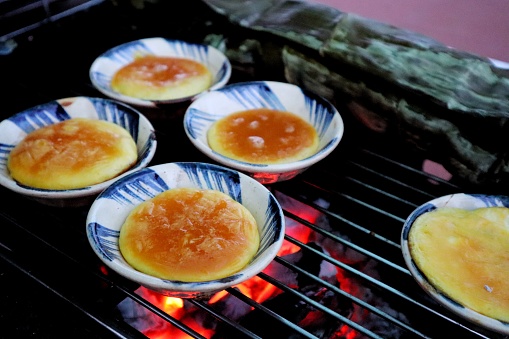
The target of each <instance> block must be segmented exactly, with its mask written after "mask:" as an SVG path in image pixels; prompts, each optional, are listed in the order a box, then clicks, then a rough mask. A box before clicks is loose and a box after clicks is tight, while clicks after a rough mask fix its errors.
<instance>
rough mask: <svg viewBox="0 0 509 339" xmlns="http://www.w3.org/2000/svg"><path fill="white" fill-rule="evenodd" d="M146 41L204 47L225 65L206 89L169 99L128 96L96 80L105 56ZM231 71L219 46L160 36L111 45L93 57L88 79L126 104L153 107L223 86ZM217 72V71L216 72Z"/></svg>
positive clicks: (113, 97) (108, 94) (97, 87)
mask: <svg viewBox="0 0 509 339" xmlns="http://www.w3.org/2000/svg"><path fill="white" fill-rule="evenodd" d="M146 42H155V43H165V44H170V45H171V44H177V43H178V44H183V45H186V46H194V47H200V48H205V49H206V50H207V53H208V52H210V53H212V54H214V55H215V56H216V57H220V58H221V59H222V61H223V66H224V67H225V69H224V73H223V74H222V75H221V76H220V77H219V78H216V77H214V82H213V83H212V85H211V86H210V87H209V88H208V89H207V90H205V91H203V92H200V93H198V94H194V95H190V96H186V97H181V98H176V99H169V100H149V99H141V98H136V97H130V96H127V95H124V94H122V93H119V92H117V91H114V90H113V89H112V88H111V87H110V86H109V83H108V85H103V83H102V82H101V81H99V80H98V76H97V75H96V74H95V73H96V72H98V71H99V70H100V69H101V60H103V59H105V58H107V56H108V55H110V54H113V53H116V52H118V51H122V50H123V49H126V48H127V47H129V46H132V45H134V44H136V43H146ZM185 51H187V50H184V51H183V52H185ZM165 55H168V56H173V54H165ZM188 57H189V58H191V59H197V57H196V58H194V56H193V55H189V56H188ZM126 64H127V62H126V63H123V65H126ZM231 73H232V66H231V63H230V60H229V59H228V57H227V56H226V54H225V53H223V52H222V51H221V50H220V49H219V48H216V47H214V46H212V45H210V44H206V43H200V42H190V41H185V40H180V39H170V38H164V37H161V36H155V37H149V38H141V39H136V40H131V41H126V42H124V43H121V44H119V45H116V46H114V47H111V48H109V49H108V50H106V51H104V52H103V53H101V54H100V55H98V56H97V57H96V58H95V59H94V61H93V62H92V64H91V65H90V68H89V71H88V74H89V78H90V81H91V82H92V85H93V86H94V87H95V88H96V89H97V90H98V91H100V92H101V93H102V94H104V95H106V96H108V97H110V98H112V99H115V100H119V101H122V102H125V103H128V104H132V105H136V106H142V107H152V108H155V107H158V106H161V105H169V104H175V103H181V102H186V101H192V100H194V99H195V98H196V97H198V96H199V95H201V94H203V93H204V92H208V91H211V90H215V89H219V88H221V87H223V86H224V85H226V84H227V83H228V81H229V80H230V77H231ZM112 74H113V72H112ZM218 74H219V72H218ZM216 76H217V74H216Z"/></svg>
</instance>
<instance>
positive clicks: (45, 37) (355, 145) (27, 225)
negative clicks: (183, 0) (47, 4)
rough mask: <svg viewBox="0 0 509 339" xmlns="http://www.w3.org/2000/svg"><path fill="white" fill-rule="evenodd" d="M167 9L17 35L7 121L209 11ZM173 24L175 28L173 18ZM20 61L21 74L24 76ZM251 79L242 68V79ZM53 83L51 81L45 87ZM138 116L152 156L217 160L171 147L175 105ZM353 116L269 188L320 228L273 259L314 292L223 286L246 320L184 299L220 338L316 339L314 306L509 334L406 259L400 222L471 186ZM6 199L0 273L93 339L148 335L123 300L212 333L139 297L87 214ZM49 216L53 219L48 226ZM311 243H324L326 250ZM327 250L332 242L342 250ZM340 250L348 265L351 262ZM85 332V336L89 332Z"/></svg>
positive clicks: (415, 330) (371, 329)
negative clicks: (423, 283)
mask: <svg viewBox="0 0 509 339" xmlns="http://www.w3.org/2000/svg"><path fill="white" fill-rule="evenodd" d="M193 4H194V3H192V2H190V3H189V4H188V6H189V7H190V8H189V10H194V8H193V6H194V5H193ZM160 6H164V4H161V5H160ZM161 12H163V11H161V10H160V9H159V8H158V7H156V6H154V7H153V9H152V10H150V9H147V10H146V11H145V12H143V11H142V12H137V11H131V10H126V9H125V8H118V7H114V6H111V5H110V4H109V3H108V2H106V3H102V4H101V5H98V6H95V7H94V8H91V9H90V10H89V11H86V13H78V12H77V13H75V16H69V17H68V18H66V20H63V21H62V22H61V25H60V27H52V28H51V29H50V30H49V31H48V32H43V31H42V30H40V29H39V30H34V31H33V32H31V33H33V34H35V36H36V38H35V39H34V41H35V42H28V40H27V41H24V42H23V39H21V38H20V40H19V41H20V42H22V43H20V47H19V49H20V50H19V51H17V50H15V51H14V52H13V54H12V55H10V56H4V57H3V58H5V60H2V61H5V62H4V63H0V67H1V69H0V71H1V72H2V75H3V76H4V78H3V80H4V81H5V82H6V83H9V84H10V86H9V88H8V89H6V90H5V91H6V92H5V96H4V97H5V98H6V100H4V107H3V111H2V112H0V117H1V118H2V119H4V118H6V117H8V116H10V115H12V114H14V113H16V112H18V111H21V110H23V109H25V108H29V107H31V106H35V105H37V104H41V103H44V102H47V101H50V100H54V99H58V98H63V97H66V96H73V95H87V96H100V95H99V93H97V91H96V90H95V89H94V88H93V87H92V86H91V84H90V82H89V80H88V77H87V76H88V74H87V71H88V67H89V65H90V63H91V62H92V61H93V59H94V58H95V57H96V56H97V55H99V54H100V53H102V52H104V51H105V50H106V49H108V48H110V47H112V46H115V45H118V44H120V43H121V42H124V41H126V40H133V39H136V38H139V37H147V36H156V35H169V36H172V37H175V38H190V37H192V35H191V34H189V31H188V30H189V29H191V28H192V27H194V26H193V25H196V24H198V25H201V24H203V22H206V20H205V19H203V18H201V19H200V20H198V19H196V22H193V23H192V24H190V23H189V22H188V21H186V22H185V23H182V22H181V21H178V19H179V18H178V17H174V19H175V21H172V20H168V18H167V16H168V14H166V16H164V15H163V14H164V13H163V14H161ZM193 12H196V13H201V12H200V11H193ZM119 13H120V14H119ZM197 15H198V14H197ZM112 18H115V20H113V19H112ZM157 19H159V21H160V22H159V21H158V20H157ZM91 22H93V23H94V25H91V24H90V23H91ZM168 22H172V23H173V24H174V25H175V26H169V25H168ZM158 23H159V24H158ZM133 27H134V28H133ZM87 29H88V30H89V31H87V32H84V31H86V30H87ZM207 29H208V28H207ZM38 34H40V35H38ZM64 42H65V43H66V44H64ZM76 51H77V52H76ZM34 55H40V58H41V59H42V61H41V62H40V63H38V64H37V63H36V64H34V61H33V56H34ZM66 58H69V59H71V60H73V61H74V64H75V66H74V67H72V69H70V70H64V71H60V70H59V67H61V65H62V64H64V62H63V61H68V60H67V59H66ZM36 66H38V67H36ZM20 69H23V70H24V71H25V72H19V71H17V70H20ZM237 71H239V70H237ZM250 77H251V75H245V74H234V81H235V79H246V78H250ZM48 79H51V83H53V84H54V85H53V86H47V83H48V82H49V80H48ZM143 113H146V115H147V116H148V117H151V118H152V119H153V123H154V126H155V127H156V129H157V137H158V143H159V146H158V148H159V149H160V150H161V152H160V153H159V154H158V155H157V156H156V158H155V162H154V164H156V163H158V162H163V161H164V162H172V161H209V159H206V158H204V157H203V155H201V154H200V153H199V152H198V151H197V150H195V149H193V148H192V147H189V148H188V149H187V150H186V152H185V154H184V155H178V154H171V152H166V150H171V149H172V146H173V145H174V144H175V142H176V141H177V142H179V144H182V143H183V140H186V139H185V135H184V133H183V131H182V130H181V123H182V121H181V120H179V116H180V115H179V114H181V112H178V111H172V109H171V108H168V110H165V111H164V112H163V113H164V114H161V112H153V111H143ZM180 117H181V116H180ZM345 118H346V116H345ZM347 123H348V124H347V126H346V134H345V137H344V142H343V141H342V144H341V145H340V147H339V148H338V149H337V150H336V151H335V152H334V153H333V154H331V155H330V156H329V157H328V158H326V159H324V160H323V161H322V162H320V163H319V164H317V165H315V166H313V167H312V168H310V169H308V170H307V171H306V172H304V173H303V174H301V175H300V176H299V177H297V178H295V179H292V180H291V182H282V183H278V184H274V185H271V186H270V187H269V188H270V190H271V191H272V192H273V193H274V194H275V195H276V197H277V198H278V199H281V201H285V202H286V201H289V205H285V204H283V207H284V213H285V217H286V219H287V222H288V223H291V224H294V225H298V226H299V227H303V228H304V229H306V230H308V231H309V232H310V234H311V235H312V236H313V241H311V242H308V243H306V242H304V241H301V240H299V239H298V238H297V237H295V236H293V235H292V234H290V233H289V234H287V235H286V237H285V241H286V242H287V243H289V244H293V245H294V246H295V247H296V248H297V249H299V252H298V254H299V255H302V257H305V258H306V260H308V261H311V262H312V263H313V265H314V266H307V265H304V264H302V263H300V262H299V261H294V260H293V259H294V257H291V255H289V256H278V257H276V259H275V260H274V263H273V265H274V266H276V265H277V266H279V267H282V268H284V269H285V270H286V271H285V272H287V274H290V275H295V276H297V277H298V279H299V280H300V279H303V280H305V281H306V282H307V283H308V286H300V285H299V286H298V287H295V286H293V285H292V284H290V283H287V282H286V280H284V279H282V278H281V277H280V276H277V274H275V273H274V274H273V273H272V271H270V270H268V271H267V272H264V273H261V274H259V275H258V276H257V278H259V279H261V280H263V281H264V282H265V283H266V284H268V285H270V286H271V287H274V288H275V289H277V291H278V292H279V293H280V294H278V295H277V296H276V297H274V298H273V299H269V300H266V301H264V302H257V301H255V300H253V299H251V297H250V296H248V295H246V294H244V293H243V292H242V291H241V290H239V289H237V288H229V289H227V290H226V292H227V293H226V298H232V300H235V302H238V303H240V304H242V305H243V306H245V307H249V308H252V311H250V312H249V313H248V315H247V316H245V317H243V318H240V319H237V318H235V317H234V316H232V315H231V314H230V313H228V312H227V310H226V311H225V309H223V308H221V305H219V304H220V303H216V304H213V303H208V301H207V300H187V301H186V303H187V304H189V305H191V306H192V307H193V308H194V309H195V310H196V316H195V317H196V318H200V317H207V319H214V321H215V322H216V325H215V326H216V329H217V330H218V331H219V332H218V333H217V337H215V338H214V339H216V338H230V337H234V338H239V337H241V338H244V337H245V338H264V337H266V335H265V334H266V333H270V331H274V329H273V328H272V327H277V328H278V329H282V330H283V331H284V333H285V334H286V335H287V336H286V337H288V338H290V337H291V338H322V335H325V334H324V333H322V332H320V333H319V331H317V329H315V328H313V326H307V327H306V326H305V324H303V323H302V322H301V320H302V319H300V317H299V316H300V313H299V314H297V313H298V311H302V312H317V314H319V315H320V317H321V318H323V319H326V321H327V324H333V325H334V326H337V327H340V326H341V327H342V328H348V329H349V330H351V331H355V334H356V335H357V336H358V337H359V338H365V337H366V338H389V337H391V338H392V337H397V338H434V337H440V336H441V337H443V336H447V337H462V338H500V339H502V338H503V336H501V335H498V334H496V333H492V332H490V331H487V330H485V329H482V328H478V327H477V326H475V324H472V323H469V322H468V321H466V320H464V319H460V318H459V317H457V316H456V315H454V314H452V313H450V312H448V311H447V310H444V309H443V308H442V307H440V306H439V305H437V304H436V303H435V302H434V301H433V300H431V299H430V298H429V297H428V296H427V295H426V294H425V292H424V291H422V290H421V289H420V288H419V287H418V285H417V284H416V283H415V281H413V278H412V277H411V276H410V273H409V271H408V270H407V269H406V267H405V264H404V261H403V259H402V256H401V248H400V243H399V237H400V231H401V226H402V223H403V222H404V220H405V218H406V216H407V215H408V214H409V213H410V212H411V211H412V210H413V209H414V208H415V207H417V206H419V205H420V204H421V203H423V202H425V201H428V200H429V199H431V198H434V197H437V196H440V195H445V194H450V193H454V192H459V191H461V190H462V189H466V187H465V186H464V185H462V184H459V183H456V182H454V180H452V181H446V180H443V179H441V178H438V177H436V176H433V175H431V174H429V173H425V172H424V171H423V170H422V162H423V160H425V159H426V156H425V155H424V154H419V153H417V152H415V151H410V150H408V149H405V147H404V146H403V145H401V144H399V143H397V142H395V141H394V140H390V139H387V138H385V137H381V136H377V135H372V134H370V133H367V132H366V131H360V130H359V131H357V130H356V128H358V126H356V125H355V124H354V123H353V122H352V121H349V120H347ZM0 195H1V196H2V197H4V199H3V202H2V204H0V224H1V225H2V228H3V230H2V233H1V234H0V269H2V270H7V269H8V270H9V271H10V270H13V271H19V272H21V273H22V276H23V279H24V280H26V281H27V284H30V286H38V287H39V288H41V289H42V290H44V291H46V292H47V293H48V294H50V295H51V297H52V301H53V300H54V301H55V302H56V301H60V302H61V303H62V305H63V306H62V307H66V309H67V308H68V309H73V310H75V311H76V310H77V313H78V314H79V315H82V317H79V319H78V318H77V316H76V315H75V314H76V313H73V315H72V316H73V317H76V318H72V319H70V320H68V321H67V322H73V324H75V325H76V326H78V327H82V328H86V329H88V328H94V330H95V335H94V336H95V337H96V338H99V339H103V338H111V337H115V338H117V337H121V338H146V335H144V334H143V333H142V332H141V331H140V330H138V329H136V328H134V327H133V326H132V325H131V324H130V323H129V322H128V320H127V319H125V318H124V316H123V315H122V314H120V313H119V305H120V304H121V303H122V302H124V301H126V300H128V301H130V302H132V303H133V305H136V306H139V307H140V308H141V309H143V310H145V311H146V312H148V314H150V315H151V316H154V317H156V318H157V319H158V320H160V321H162V322H164V323H165V324H168V325H169V326H172V327H174V328H175V329H177V330H180V331H181V332H182V333H185V334H187V335H189V336H191V337H194V338H204V336H203V335H202V334H200V333H199V332H198V331H197V330H195V329H193V328H192V327H191V326H189V325H187V324H186V323H184V322H183V321H182V320H181V319H178V318H176V317H174V316H172V315H170V314H168V313H166V312H165V310H164V307H163V306H162V305H159V304H157V303H155V302H152V301H151V300H149V299H148V298H146V297H145V296H143V295H142V294H141V293H140V292H139V286H138V285H136V284H133V283H132V282H130V281H128V280H126V279H124V278H123V277H120V276H118V275H116V274H115V273H114V272H111V271H109V270H108V269H107V268H106V267H104V266H103V265H101V264H100V263H99V261H98V259H97V258H96V257H95V255H94V254H93V253H92V251H91V249H90V248H89V245H88V242H87V240H86V235H85V217H86V213H87V209H86V208H83V209H76V210H59V209H55V208H48V207H44V206H41V205H39V204H37V203H35V202H33V201H29V200H26V199H24V198H22V197H20V196H17V195H15V194H13V193H11V192H10V191H8V190H7V189H5V188H3V187H0ZM290 202H294V203H296V204H297V205H296V206H297V207H293V206H291V205H290ZM304 209H305V210H306V211H312V212H313V213H316V215H317V218H316V219H313V220H308V219H306V217H305V216H304V215H302V214H301V213H300V212H301V210H304ZM26 211H30V213H27V212H26ZM42 223H44V224H47V225H51V226H50V227H41V224H42ZM317 239H319V240H320V241H321V242H322V243H327V244H328V246H329V247H327V249H324V247H323V246H322V247H320V245H319V244H317V242H318V241H317ZM330 249H334V250H336V249H337V250H338V253H333V252H332V251H330ZM34 251H36V252H37V253H38V256H37V258H34V257H33V256H32V255H31V253H33V252H34ZM340 252H341V253H340ZM344 253H347V254H348V255H351V257H352V258H353V259H351V258H350V257H347V256H345V257H343V254H344ZM354 259H355V260H354ZM48 263H51V264H48ZM322 264H323V265H329V266H328V267H333V268H334V271H335V272H336V274H337V273H338V272H340V273H341V275H344V276H345V279H346V280H345V281H347V282H348V283H350V284H351V285H352V286H353V287H355V288H357V289H358V291H357V293H358V294H356V293H354V292H355V290H353V289H351V290H350V289H348V288H347V287H348V286H347V287H345V286H344V285H347V283H345V282H337V281H332V280H331V279H330V277H329V276H321V275H320V274H319V273H318V271H319V270H320V267H321V265H322ZM373 267H374V269H372V270H366V268H370V269H371V268H373ZM313 289H316V291H315V290H313ZM14 292H16V293H20V292H18V291H14ZM22 292H23V291H21V293H22ZM311 292H313V293H311ZM321 293H323V294H326V295H327V296H329V295H330V296H331V298H334V301H335V302H336V303H337V304H340V305H341V306H343V304H344V305H346V306H345V307H346V309H343V308H342V307H338V306H337V305H336V304H333V305H329V304H326V303H325V302H322V300H321V299H319V298H318V297H316V295H322V294H321ZM279 296H281V297H283V298H284V299H282V300H283V301H282V302H280V301H279V300H281V299H277V298H278V297H279ZM281 304H283V305H281ZM352 310H359V311H360V312H361V313H362V314H364V315H365V317H366V318H367V319H368V320H370V321H377V322H380V324H382V325H380V326H381V327H383V330H384V331H385V332H384V331H382V330H381V328H380V327H377V326H376V325H373V326H368V323H367V322H366V319H357V318H354V317H352V316H351V314H352V312H353V311H352ZM62 313H65V312H62ZM253 319H254V320H253ZM377 324H378V323H377ZM308 325H309V324H308ZM311 325H312V324H311ZM333 330H334V329H333ZM88 337H89V335H88V333H86V332H85V334H84V336H83V338H88ZM283 337H285V336H283ZM78 338H79V337H78Z"/></svg>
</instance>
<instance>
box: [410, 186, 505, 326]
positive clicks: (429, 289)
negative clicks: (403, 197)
mask: <svg viewBox="0 0 509 339" xmlns="http://www.w3.org/2000/svg"><path fill="white" fill-rule="evenodd" d="M445 207H454V208H460V209H464V210H469V211H470V210H475V209H478V208H483V207H509V197H508V196H498V195H485V194H464V193H456V194H451V195H446V196H442V197H439V198H436V199H433V200H431V201H429V202H427V203H425V204H423V205H421V206H419V207H417V208H416V209H415V210H414V211H413V212H412V213H411V214H410V215H409V216H408V218H407V219H406V221H405V223H404V225H403V230H402V232H401V248H402V252H403V258H404V260H405V263H406V265H407V267H408V269H409V270H410V273H411V274H412V276H413V277H414V279H415V280H416V282H417V284H419V286H420V287H421V288H422V289H423V290H424V291H425V292H426V293H427V294H428V295H430V296H431V297H432V298H433V299H434V300H435V301H437V302H438V303H439V304H440V305H442V306H444V307H446V308H447V309H449V310H450V311H452V312H454V313H456V314H457V315H459V316H461V317H463V318H465V319H467V320H469V321H470V322H472V323H474V324H477V325H480V326H482V327H485V328H487V329H490V330H493V331H496V332H499V333H503V334H505V335H508V334H509V323H507V322H504V321H502V320H498V319H494V318H491V317H488V316H486V315H485V314H481V313H480V312H477V311H474V310H473V309H472V308H469V307H467V306H465V303H464V302H462V300H459V297H458V296H454V297H452V296H451V295H448V294H446V293H444V291H442V290H441V289H439V288H437V286H436V285H435V284H434V283H433V281H434V280H433V279H431V278H430V277H428V276H426V275H425V274H424V272H423V271H421V270H420V269H419V267H418V265H417V264H416V261H415V260H414V258H413V257H412V253H411V247H410V245H409V234H410V231H411V229H412V226H413V225H414V223H415V220H416V219H417V218H418V217H419V216H421V215H423V214H426V213H429V212H432V211H436V210H437V209H440V208H445ZM502 222H505V225H507V221H502ZM458 224H459V225H465V220H464V218H463V219H461V221H460V220H458ZM444 227H445V226H444ZM506 227H507V226H506ZM456 237H457V238H458V237H459V235H457V236H456ZM457 242H458V243H463V240H461V238H458V239H456V240H455V239H453V238H452V236H451V238H448V239H447V242H446V246H447V247H451V246H454V244H455V243H457ZM444 243H445V240H444ZM461 252H462V253H467V254H469V259H468V260H470V261H471V260H476V259H479V258H477V257H476V256H475V255H474V254H473V251H468V250H466V249H465V250H462V251H461ZM440 260H444V261H450V260H456V261H461V259H460V258H450V257H444V258H440ZM477 261H479V260H477ZM481 262H484V259H482V258H481ZM476 274H477V275H482V273H481V270H479V271H477V273H476ZM457 276H459V275H457ZM435 278H436V277H435ZM452 279H454V278H452ZM467 280H468V279H467ZM459 283H460V284H463V285H464V288H465V289H469V290H474V289H475V290H477V291H478V292H476V293H478V294H477V295H479V296H480V295H481V294H483V293H486V294H492V293H491V292H492V291H491V288H490V286H488V283H487V282H484V283H483V284H481V285H476V284H475V283H474V282H467V281H466V280H464V279H462V280H461V281H459Z"/></svg>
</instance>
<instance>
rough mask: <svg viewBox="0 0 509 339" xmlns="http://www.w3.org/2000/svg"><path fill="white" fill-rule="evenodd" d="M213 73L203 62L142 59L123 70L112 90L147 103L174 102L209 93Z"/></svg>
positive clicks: (114, 81) (176, 59)
mask: <svg viewBox="0 0 509 339" xmlns="http://www.w3.org/2000/svg"><path fill="white" fill-rule="evenodd" d="M211 84H212V73H211V72H210V70H209V69H208V68H207V67H206V66H205V65H204V64H202V63H201V62H198V61H195V60H191V59H186V58H175V57H163V56H155V55H146V56H140V57H137V58H135V59H134V61H132V62H130V63H129V64H127V65H125V66H123V67H122V68H120V69H119V70H118V71H117V72H116V73H115V74H114V75H113V78H112V80H111V87H112V88H113V89H114V90H116V91H117V92H119V93H122V94H124V95H127V96H131V97H135V98H140V99H146V100H172V99H178V98H183V97H188V96H192V95H195V94H198V93H200V92H202V91H204V90H206V89H208V88H209V87H210V86H211Z"/></svg>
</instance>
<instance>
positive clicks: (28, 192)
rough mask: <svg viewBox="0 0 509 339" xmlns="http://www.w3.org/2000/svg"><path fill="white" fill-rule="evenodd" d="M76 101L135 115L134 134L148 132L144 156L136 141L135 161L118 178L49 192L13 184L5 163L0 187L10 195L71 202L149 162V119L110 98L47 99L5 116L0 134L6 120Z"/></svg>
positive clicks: (152, 132)
mask: <svg viewBox="0 0 509 339" xmlns="http://www.w3.org/2000/svg"><path fill="white" fill-rule="evenodd" d="M78 100H91V101H98V102H104V103H110V104H111V105H114V106H116V107H121V108H122V111H123V112H124V113H127V114H130V115H133V116H137V117H138V120H139V121H140V124H139V128H138V131H140V129H141V128H144V129H147V130H148V131H149V135H148V138H147V143H146V144H147V145H148V146H149V147H148V149H147V150H146V151H145V152H144V153H140V152H142V150H143V149H142V148H140V146H139V145H138V140H135V141H136V145H137V150H138V160H137V162H136V163H135V164H134V165H133V166H132V167H131V168H130V169H128V170H127V171H125V172H123V173H121V174H120V175H118V176H116V177H114V178H111V179H109V180H106V181H103V182H100V183H97V184H94V185H90V186H86V187H81V188H74V189H65V190H53V189H41V188H36V187H29V186H26V185H22V184H19V183H17V182H16V181H15V180H14V179H13V178H12V177H11V176H10V174H9V171H8V169H7V162H6V163H5V169H2V170H1V171H0V185H2V186H4V187H5V188H8V189H10V190H12V191H13V192H16V193H19V194H22V195H25V196H27V197H31V198H37V199H42V200H46V199H47V200H56V199H74V198H80V197H85V196H91V195H95V194H98V193H99V192H101V191H102V190H104V189H105V188H106V187H108V186H109V185H110V184H112V183H113V182H115V181H116V180H118V179H120V178H122V177H124V176H126V175H128V174H130V173H132V172H135V171H137V170H139V169H140V168H143V167H146V166H147V165H148V164H149V163H150V161H151V160H152V159H153V157H154V155H155V152H156V149H157V139H156V137H155V130H154V127H153V125H152V123H151V122H150V120H148V119H147V118H146V117H145V116H144V115H143V114H142V113H140V112H139V111H138V110H136V109H135V108H133V107H131V106H129V105H127V104H125V103H123V102H120V101H117V100H113V99H106V98H99V97H89V96H75V97H66V98H59V99H55V100H51V101H48V102H45V103H42V104H38V105H35V106H32V107H30V108H27V109H25V110H23V111H20V112H18V113H15V114H13V115H11V116H10V117H7V118H6V119H4V120H2V121H0V131H1V128H2V127H1V126H3V124H2V123H5V122H6V121H7V120H10V119H13V118H16V117H20V116H23V115H26V114H30V113H31V112H34V111H37V110H40V109H41V108H44V107H46V106H50V105H52V104H55V103H56V104H58V105H59V106H60V107H65V106H68V105H63V103H68V102H72V103H74V102H76V101H78ZM64 110H65V108H64ZM66 112H67V111H66ZM67 113H69V114H70V115H71V118H74V117H77V116H74V115H72V114H73V113H72V112H67ZM97 118H98V119H97V120H106V119H101V118H100V117H97ZM63 120H68V119H63ZM63 120H59V121H63ZM59 121H53V122H50V123H47V124H45V126H47V125H51V124H54V123H57V122H59ZM106 121H111V122H113V123H116V122H115V121H113V120H106ZM39 128H40V127H39ZM9 154H10V150H7V151H6V152H5V154H4V155H3V157H5V161H7V158H8V156H9ZM141 155H142V156H141ZM4 171H5V173H4Z"/></svg>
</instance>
